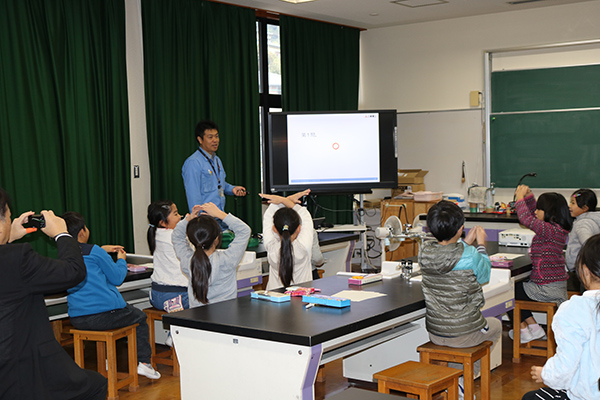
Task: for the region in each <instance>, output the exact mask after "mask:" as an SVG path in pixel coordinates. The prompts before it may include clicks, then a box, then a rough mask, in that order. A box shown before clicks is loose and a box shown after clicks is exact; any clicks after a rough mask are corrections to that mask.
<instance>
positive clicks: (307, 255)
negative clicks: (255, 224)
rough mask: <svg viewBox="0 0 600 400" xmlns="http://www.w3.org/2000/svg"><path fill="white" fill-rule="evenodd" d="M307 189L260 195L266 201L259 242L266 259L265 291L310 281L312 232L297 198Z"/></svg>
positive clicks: (311, 225) (304, 193)
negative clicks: (261, 237) (267, 280)
mask: <svg viewBox="0 0 600 400" xmlns="http://www.w3.org/2000/svg"><path fill="white" fill-rule="evenodd" d="M309 193H310V189H308V190H305V191H302V192H299V193H296V194H293V195H291V196H288V197H281V196H277V195H271V194H260V196H261V197H262V198H264V199H267V200H268V201H269V203H270V205H269V207H268V208H267V210H266V211H265V214H264V216H263V242H264V245H265V248H266V250H267V259H268V260H269V282H268V283H267V290H271V289H277V288H280V287H288V286H290V284H292V283H294V284H298V283H302V282H308V281H312V279H313V276H312V265H311V258H312V246H313V240H314V236H315V235H316V232H315V230H314V228H313V221H312V217H311V216H310V213H309V212H308V210H307V209H306V208H305V207H302V206H301V205H300V204H299V203H300V201H299V199H300V198H301V197H303V196H306V195H308V194H309Z"/></svg>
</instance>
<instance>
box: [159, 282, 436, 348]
mask: <svg viewBox="0 0 600 400" xmlns="http://www.w3.org/2000/svg"><path fill="white" fill-rule="evenodd" d="M300 286H312V287H315V288H319V289H321V290H322V291H321V293H322V294H326V295H333V294H335V293H338V292H339V291H341V290H359V291H361V290H363V291H373V292H380V293H385V294H386V296H382V297H378V298H374V299H370V300H364V301H361V302H352V305H351V306H350V307H345V308H341V309H338V308H332V307H322V306H316V307H313V308H310V309H308V310H307V309H305V308H304V305H305V304H306V303H303V302H302V298H300V297H292V299H291V301H290V302H285V303H273V302H269V301H262V300H256V299H251V298H250V296H245V297H241V298H238V299H234V300H228V301H223V302H220V303H215V304H209V305H206V306H202V307H197V308H192V309H189V310H184V311H180V312H177V313H172V314H165V315H164V316H163V324H164V326H165V328H167V327H169V326H170V325H175V326H182V327H188V328H194V329H201V330H205V331H211V332H217V333H225V334H233V335H239V336H242V337H251V338H257V339H264V340H272V341H277V342H283V343H289V344H298V345H303V346H314V345H317V344H320V343H324V342H326V341H328V340H331V339H335V338H338V337H341V336H344V335H346V334H350V333H352V332H355V331H358V330H361V329H364V328H367V327H370V326H373V325H375V324H378V323H382V322H385V321H388V320H391V319H394V318H397V317H401V316H403V315H406V314H408V313H411V312H413V311H417V310H420V309H423V308H424V307H425V300H424V298H423V293H422V291H421V284H420V283H418V282H412V283H409V282H407V281H405V280H403V279H391V280H386V279H384V280H383V281H380V282H375V283H371V284H368V285H365V287H364V288H361V287H360V286H350V285H348V277H347V276H331V277H327V278H324V279H318V280H315V281H312V282H307V283H306V284H304V285H300ZM278 291H282V290H281V289H280V290H278Z"/></svg>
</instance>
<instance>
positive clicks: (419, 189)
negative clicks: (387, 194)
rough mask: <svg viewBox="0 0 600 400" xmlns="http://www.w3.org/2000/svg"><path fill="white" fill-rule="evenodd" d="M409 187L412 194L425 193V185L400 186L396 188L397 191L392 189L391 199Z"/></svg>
mask: <svg viewBox="0 0 600 400" xmlns="http://www.w3.org/2000/svg"><path fill="white" fill-rule="evenodd" d="M409 187H411V188H412V192H413V193H414V192H423V191H425V184H422V183H419V184H414V185H402V186H398V189H392V197H396V196H398V195H401V194H402V193H404V191H405V190H406V189H408V188H409Z"/></svg>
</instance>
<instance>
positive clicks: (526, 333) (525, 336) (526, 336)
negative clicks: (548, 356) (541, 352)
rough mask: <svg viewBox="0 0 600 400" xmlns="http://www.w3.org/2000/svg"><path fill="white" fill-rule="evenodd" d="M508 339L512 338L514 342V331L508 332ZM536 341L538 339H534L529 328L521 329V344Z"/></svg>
mask: <svg viewBox="0 0 600 400" xmlns="http://www.w3.org/2000/svg"><path fill="white" fill-rule="evenodd" d="M508 337H509V338H511V339H512V340H514V333H513V330H512V329H511V330H510V331H508ZM535 339H536V338H534V337H533V335H532V334H531V331H530V330H529V328H528V327H527V328H524V329H521V344H525V343H529V342H531V341H532V340H535Z"/></svg>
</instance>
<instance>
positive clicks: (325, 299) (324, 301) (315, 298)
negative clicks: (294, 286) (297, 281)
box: [302, 294, 350, 308]
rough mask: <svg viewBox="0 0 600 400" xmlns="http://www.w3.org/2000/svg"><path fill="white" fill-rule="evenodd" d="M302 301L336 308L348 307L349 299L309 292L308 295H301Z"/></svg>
mask: <svg viewBox="0 0 600 400" xmlns="http://www.w3.org/2000/svg"><path fill="white" fill-rule="evenodd" d="M302 301H303V302H305V303H313V304H319V305H322V306H329V307H336V308H343V307H350V299H344V298H342V297H334V296H327V295H324V294H311V295H308V296H302Z"/></svg>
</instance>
